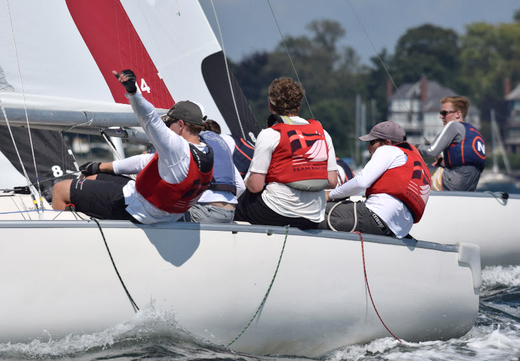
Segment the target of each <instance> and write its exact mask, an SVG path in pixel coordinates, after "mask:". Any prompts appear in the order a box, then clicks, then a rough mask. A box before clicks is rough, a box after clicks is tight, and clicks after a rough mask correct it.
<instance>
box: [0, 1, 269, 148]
mask: <svg viewBox="0 0 520 361" xmlns="http://www.w3.org/2000/svg"><path fill="white" fill-rule="evenodd" d="M0 47H1V49H2V52H1V53H0V67H1V68H2V70H3V72H2V77H0V85H1V86H0V102H1V107H2V112H0V124H1V125H6V124H9V125H10V126H11V127H14V126H17V127H20V126H27V124H28V123H29V124H30V128H31V129H37V128H39V129H50V130H58V131H74V132H77V133H87V134H95V133H96V132H98V131H99V129H105V128H109V127H120V128H125V129H124V130H123V129H121V131H119V132H113V133H117V134H109V135H110V136H122V137H127V138H128V139H136V140H139V141H141V142H142V134H139V133H138V132H137V131H136V130H135V129H133V128H130V127H137V126H138V123H137V121H136V119H135V116H134V114H133V112H132V110H131V108H130V106H129V105H128V102H127V101H126V99H124V98H122V97H121V94H122V92H121V89H119V88H117V91H113V90H112V87H113V86H119V87H120V85H119V84H117V81H116V79H115V78H114V77H113V75H112V73H111V72H112V70H122V69H126V68H131V69H133V70H134V71H135V72H136V74H137V76H138V81H137V84H138V85H139V87H140V88H141V91H142V93H143V95H144V96H145V97H147V98H148V99H149V100H150V101H151V102H152V103H153V104H154V105H156V107H157V108H159V109H160V110H162V111H165V110H166V109H168V108H169V107H170V106H171V105H172V104H173V103H174V102H176V101H179V100H185V99H189V100H192V101H196V102H198V103H200V104H202V105H203V106H204V109H205V112H206V114H207V116H208V117H209V118H212V119H214V120H215V121H217V122H218V123H219V124H220V125H221V128H222V132H223V133H224V134H232V135H236V136H239V137H244V138H246V139H247V140H249V141H252V142H254V141H255V135H256V134H257V133H258V132H259V131H260V127H259V125H258V123H257V121H256V119H255V118H254V116H253V114H252V112H251V110H250V108H249V106H248V105H247V102H246V100H245V98H244V96H243V94H242V93H241V91H240V89H239V87H238V86H237V84H236V82H235V80H234V78H233V77H232V76H231V75H228V74H227V72H226V66H225V62H224V56H223V53H222V49H221V47H220V45H219V43H218V41H217V39H216V38H215V35H214V33H213V31H212V29H211V27H210V25H209V23H208V21H207V19H206V17H205V15H204V12H203V10H202V8H201V7H200V4H199V3H198V2H197V1H192V0H182V1H138V0H74V1H66V0H48V1H45V2H30V4H29V3H28V2H27V1H23V0H22V1H9V0H1V1H0ZM6 118H7V119H6ZM72 129H73V130H72ZM1 131H2V132H6V131H7V130H6V129H4V128H1Z"/></svg>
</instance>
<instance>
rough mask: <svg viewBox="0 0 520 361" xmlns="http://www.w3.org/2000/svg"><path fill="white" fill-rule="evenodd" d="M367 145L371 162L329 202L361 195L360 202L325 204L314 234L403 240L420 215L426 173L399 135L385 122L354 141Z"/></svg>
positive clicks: (425, 192)
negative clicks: (323, 231) (329, 232)
mask: <svg viewBox="0 0 520 361" xmlns="http://www.w3.org/2000/svg"><path fill="white" fill-rule="evenodd" d="M359 139H361V140H362V141H366V142H369V143H368V145H367V149H368V151H369V152H370V155H371V159H370V161H369V162H368V163H367V164H366V166H365V167H364V168H363V170H362V171H361V172H360V173H359V174H358V175H356V176H355V177H354V178H352V179H350V180H348V181H347V182H346V183H344V184H343V185H341V186H340V187H338V188H336V189H334V190H332V191H331V192H330V193H329V194H328V195H327V198H328V200H329V201H334V200H339V199H343V198H348V197H350V196H353V195H357V194H359V193H361V192H363V191H365V190H366V194H367V199H366V201H365V202H356V203H354V202H351V201H342V202H340V203H334V202H329V203H328V204H327V210H326V219H325V221H324V222H322V223H320V229H333V230H339V231H346V232H353V231H358V232H364V233H372V234H379V235H386V236H395V237H398V238H402V237H406V236H407V235H408V233H409V232H410V229H411V228H412V226H413V224H414V223H416V222H418V221H419V220H420V219H421V217H422V214H423V212H424V208H425V206H426V202H427V200H428V196H429V194H430V172H429V170H428V167H427V166H426V164H424V162H423V160H422V157H421V156H420V154H419V152H418V151H417V149H416V148H414V147H413V146H412V145H410V144H409V143H406V142H405V140H406V134H405V132H404V130H403V129H402V128H401V127H400V126H399V125H398V124H397V123H394V122H391V121H387V122H382V123H379V124H376V125H375V126H374V127H373V128H372V130H371V131H370V133H369V134H367V135H364V136H361V137H359Z"/></svg>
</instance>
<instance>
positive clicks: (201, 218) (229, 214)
mask: <svg viewBox="0 0 520 361" xmlns="http://www.w3.org/2000/svg"><path fill="white" fill-rule="evenodd" d="M185 217H186V221H187V222H196V223H231V222H233V218H234V217H235V210H234V209H226V208H222V207H218V206H214V205H211V204H205V203H197V204H195V205H194V206H193V207H191V208H190V209H189V210H188V211H187V212H186V213H185Z"/></svg>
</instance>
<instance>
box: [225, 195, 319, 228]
mask: <svg viewBox="0 0 520 361" xmlns="http://www.w3.org/2000/svg"><path fill="white" fill-rule="evenodd" d="M235 221H246V222H249V223H251V224H266V225H271V226H281V227H284V226H286V225H289V226H291V227H298V228H301V229H316V228H318V226H319V223H315V222H313V221H311V220H310V219H307V218H303V217H298V218H290V217H285V216H282V215H280V214H278V213H276V212H275V211H273V210H272V209H271V208H269V206H267V204H265V202H264V201H263V199H262V192H260V193H251V192H250V191H249V190H247V189H246V190H245V192H244V193H242V195H241V196H240V198H239V199H238V205H237V208H236V209H235Z"/></svg>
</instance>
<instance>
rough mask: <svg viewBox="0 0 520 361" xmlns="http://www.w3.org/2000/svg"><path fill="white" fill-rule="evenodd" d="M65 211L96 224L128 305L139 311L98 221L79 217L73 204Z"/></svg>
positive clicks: (67, 206)
mask: <svg viewBox="0 0 520 361" xmlns="http://www.w3.org/2000/svg"><path fill="white" fill-rule="evenodd" d="M65 210H70V211H71V212H72V213H74V214H75V215H76V216H77V217H79V218H80V219H81V220H84V221H87V222H89V221H90V220H92V221H94V222H96V224H97V226H98V228H99V232H101V237H103V242H104V243H105V247H106V249H107V251H108V256H109V257H110V261H112V266H114V270H115V271H116V274H117V277H118V278H119V282H121V285H122V286H123V289H124V290H125V292H126V295H127V296H128V299H129V300H130V304H131V305H132V308H133V309H134V312H137V311H139V307H137V304H136V303H135V301H134V299H133V298H132V296H131V295H130V292H128V289H127V288H126V285H125V283H124V282H123V279H122V278H121V275H120V274H119V271H118V270H117V266H116V263H115V262H114V258H112V253H111V252H110V248H108V243H107V240H106V238H105V234H104V233H103V229H101V225H100V224H99V221H98V220H97V219H96V218H94V217H90V220H88V219H85V218H83V217H81V215H80V214H79V213H78V212H77V211H76V206H74V204H72V203H69V204H67V205H66V207H65Z"/></svg>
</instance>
